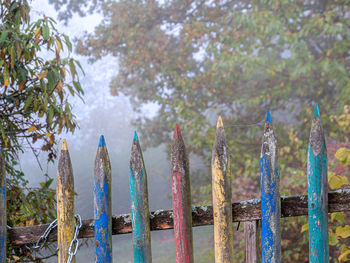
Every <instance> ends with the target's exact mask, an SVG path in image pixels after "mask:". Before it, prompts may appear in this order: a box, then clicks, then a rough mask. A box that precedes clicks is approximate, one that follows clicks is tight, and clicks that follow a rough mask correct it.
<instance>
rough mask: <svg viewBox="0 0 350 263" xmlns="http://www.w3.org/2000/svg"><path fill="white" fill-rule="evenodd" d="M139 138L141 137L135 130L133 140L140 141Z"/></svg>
mask: <svg viewBox="0 0 350 263" xmlns="http://www.w3.org/2000/svg"><path fill="white" fill-rule="evenodd" d="M138 140H139V137H138V136H137V132H136V131H135V132H134V138H133V139H132V141H133V142H134V141H138Z"/></svg>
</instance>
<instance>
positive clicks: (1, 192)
mask: <svg viewBox="0 0 350 263" xmlns="http://www.w3.org/2000/svg"><path fill="white" fill-rule="evenodd" d="M6 238H7V218H6V173H5V160H4V158H3V156H2V150H1V149H0V263H6Z"/></svg>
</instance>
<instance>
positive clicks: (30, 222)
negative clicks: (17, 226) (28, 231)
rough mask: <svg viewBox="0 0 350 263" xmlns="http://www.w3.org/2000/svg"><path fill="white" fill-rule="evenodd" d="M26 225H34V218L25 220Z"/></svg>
mask: <svg viewBox="0 0 350 263" xmlns="http://www.w3.org/2000/svg"><path fill="white" fill-rule="evenodd" d="M26 226H34V219H32V220H27V221H26Z"/></svg>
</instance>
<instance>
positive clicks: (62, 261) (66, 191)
mask: <svg viewBox="0 0 350 263" xmlns="http://www.w3.org/2000/svg"><path fill="white" fill-rule="evenodd" d="M56 189H57V190H56V191H57V242H58V263H66V262H67V260H68V257H69V255H68V250H69V245H70V243H71V241H72V239H73V237H74V230H75V217H74V177H73V169H72V163H71V160H70V156H69V152H68V147H67V142H66V140H65V139H64V140H63V143H62V148H61V154H60V158H59V160H58V171H57V188H56ZM72 262H73V263H74V262H75V257H73V261H72Z"/></svg>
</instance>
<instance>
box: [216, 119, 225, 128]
mask: <svg viewBox="0 0 350 263" xmlns="http://www.w3.org/2000/svg"><path fill="white" fill-rule="evenodd" d="M221 127H224V124H223V122H222V119H221V116H219V118H218V122H217V123H216V128H221Z"/></svg>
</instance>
